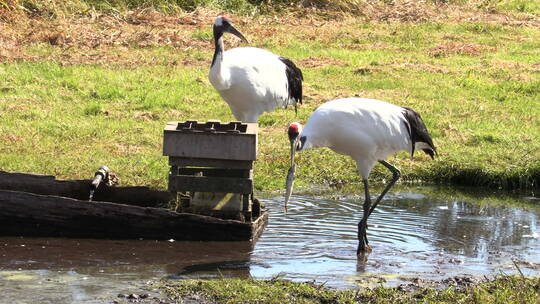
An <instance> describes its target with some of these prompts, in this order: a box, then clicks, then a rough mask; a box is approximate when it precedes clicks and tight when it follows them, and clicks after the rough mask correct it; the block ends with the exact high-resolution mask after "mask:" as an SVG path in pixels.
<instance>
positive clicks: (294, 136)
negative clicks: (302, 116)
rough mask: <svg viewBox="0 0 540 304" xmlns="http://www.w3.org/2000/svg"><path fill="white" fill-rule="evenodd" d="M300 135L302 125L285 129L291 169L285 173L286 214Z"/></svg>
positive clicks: (295, 124) (293, 125)
mask: <svg viewBox="0 0 540 304" xmlns="http://www.w3.org/2000/svg"><path fill="white" fill-rule="evenodd" d="M300 133H302V125H301V124H300V123H297V122H293V123H291V124H290V125H289V127H288V128H287V135H288V136H289V142H290V143H291V167H290V168H289V172H288V173H287V181H286V184H285V188H286V189H285V212H287V203H288V202H289V199H290V198H291V194H292V188H293V183H294V172H295V171H296V164H295V163H294V155H295V152H296V150H297V149H299V148H300V145H301V140H300V138H301V137H300ZM304 138H305V137H304Z"/></svg>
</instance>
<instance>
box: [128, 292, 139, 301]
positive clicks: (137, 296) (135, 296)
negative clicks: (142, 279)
mask: <svg viewBox="0 0 540 304" xmlns="http://www.w3.org/2000/svg"><path fill="white" fill-rule="evenodd" d="M127 298H128V299H131V300H137V299H139V295H136V294H134V293H132V294H130V295H129V296H127Z"/></svg>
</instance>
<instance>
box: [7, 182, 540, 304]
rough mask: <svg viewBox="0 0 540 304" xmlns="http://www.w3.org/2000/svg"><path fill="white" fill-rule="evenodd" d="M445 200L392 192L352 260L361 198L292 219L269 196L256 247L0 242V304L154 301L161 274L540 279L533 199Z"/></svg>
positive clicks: (295, 207) (351, 281)
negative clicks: (138, 296)
mask: <svg viewBox="0 0 540 304" xmlns="http://www.w3.org/2000/svg"><path fill="white" fill-rule="evenodd" d="M422 193H425V194H422ZM441 193H443V192H440V191H437V190H433V188H415V189H412V190H411V189H402V190H397V192H394V193H390V194H388V195H387V196H386V198H385V200H383V201H382V202H381V204H380V205H379V206H378V207H377V209H375V212H374V213H373V214H372V215H371V217H370V219H369V222H368V223H369V229H368V238H369V240H370V244H371V246H372V247H373V252H372V253H370V254H368V255H367V256H366V257H365V258H363V259H358V258H357V257H356V246H357V239H356V235H357V223H358V221H359V219H360V216H361V201H362V198H361V197H360V196H356V195H349V196H343V197H330V196H313V195H309V196H293V197H292V199H291V202H290V205H289V209H288V213H287V214H284V212H283V206H282V200H283V199H282V197H274V198H267V199H264V200H263V201H264V204H265V205H266V207H267V208H268V209H269V211H270V220H269V224H268V226H267V227H266V229H265V231H264V233H263V235H262V237H261V238H260V239H259V241H258V242H257V243H256V245H255V246H254V247H252V245H251V244H250V243H218V242H210V243H202V242H175V241H151V240H135V241H115V240H75V239H48V238H0V290H2V293H3V295H2V296H1V297H0V303H3V302H2V301H3V300H6V299H9V301H8V302H9V303H33V302H36V301H38V302H39V303H110V302H111V301H112V300H114V299H116V296H117V295H118V294H119V293H144V292H149V293H151V294H155V292H156V291H149V290H148V288H149V285H148V283H149V282H152V281H155V280H159V279H161V278H165V277H168V278H173V279H174V278H207V277H219V276H234V277H248V276H252V277H255V278H272V277H276V276H280V277H283V278H286V279H292V280H297V281H316V282H318V283H325V284H326V285H327V286H331V287H337V288H350V287H355V286H357V285H361V286H366V285H377V284H381V283H383V284H385V285H396V284H400V283H403V282H407V281H409V280H412V279H414V278H422V279H433V280H441V279H445V278H448V277H452V276H462V275H472V276H483V275H487V276H493V275H495V274H498V273H501V272H504V273H515V272H516V271H517V267H519V269H520V270H521V271H522V272H523V273H524V274H526V275H540V238H539V234H540V206H539V204H540V202H538V200H537V198H534V197H501V196H500V195H491V196H489V195H488V196H482V198H480V199H476V198H475V199H472V198H470V197H473V196H470V194H465V195H464V194H462V193H458V194H456V193H453V192H452V193H451V194H448V193H447V192H444V194H441ZM473 200H474V201H475V202H474V203H470V202H469V201H473ZM477 200H481V201H482V202H484V203H491V204H480V203H479V202H478V201H477ZM493 203H494V204H493ZM510 206H512V207H510ZM516 206H517V207H516ZM516 265H517V267H516ZM6 303H7V302H6Z"/></svg>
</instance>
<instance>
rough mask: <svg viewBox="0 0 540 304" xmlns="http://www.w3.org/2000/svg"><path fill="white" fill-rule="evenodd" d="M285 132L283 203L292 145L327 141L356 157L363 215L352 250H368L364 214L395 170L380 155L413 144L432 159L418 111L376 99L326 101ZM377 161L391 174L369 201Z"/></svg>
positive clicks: (412, 148) (432, 149) (410, 149)
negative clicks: (371, 175) (287, 151)
mask: <svg viewBox="0 0 540 304" xmlns="http://www.w3.org/2000/svg"><path fill="white" fill-rule="evenodd" d="M287 133H288V135H289V141H290V143H291V168H290V169H289V173H288V175H287V184H286V188H287V189H286V193H285V209H286V208H287V202H288V201H289V198H290V196H291V193H292V186H293V181H294V172H295V170H296V164H295V163H294V156H295V152H296V151H302V150H306V149H310V148H318V147H328V148H330V149H332V150H333V151H335V152H337V153H339V154H345V155H349V156H350V157H352V158H353V159H354V160H355V161H356V165H357V167H358V172H359V173H360V175H361V176H362V180H363V182H364V192H365V201H364V206H363V207H364V208H363V217H362V220H360V222H359V223H358V241H359V244H358V250H357V254H360V253H363V252H365V251H371V247H370V246H369V243H368V240H367V235H366V229H367V219H368V217H369V215H370V214H371V213H372V212H373V210H374V209H375V207H377V204H378V203H379V202H380V201H381V200H382V198H383V197H384V195H385V194H386V193H387V192H388V190H390V188H391V187H392V186H393V185H394V183H395V182H396V181H397V180H398V179H399V176H400V172H399V170H398V169H397V168H396V167H394V166H392V165H391V164H389V163H388V162H386V161H385V159H386V158H387V157H388V156H390V155H393V154H395V153H397V152H399V151H402V150H405V151H408V152H410V153H411V157H413V156H414V151H415V150H422V151H424V152H425V153H427V154H428V155H429V156H430V157H431V158H432V159H433V157H434V154H436V153H437V149H436V148H435V146H434V145H433V141H432V139H431V137H430V135H429V132H428V130H427V128H426V126H425V124H424V122H423V121H422V118H421V117H420V115H419V114H418V113H416V112H415V111H414V110H412V109H409V108H404V107H399V106H396V105H393V104H390V103H387V102H384V101H380V100H376V99H366V98H344V99H337V100H332V101H329V102H326V103H324V104H323V105H321V106H320V107H319V108H317V109H316V110H315V112H313V113H312V114H311V116H310V117H309V119H308V122H307V123H306V126H305V127H304V128H303V130H302V125H301V124H299V123H297V122H293V123H291V124H290V125H289V128H288V130H287ZM377 162H379V163H381V164H382V165H383V166H385V167H386V168H388V169H389V170H390V171H391V172H392V174H393V178H392V180H391V181H390V183H388V185H386V187H385V188H384V190H383V192H382V193H381V194H380V195H379V197H378V198H377V199H376V200H375V202H374V203H373V204H372V203H371V198H370V195H369V185H368V177H369V173H370V172H371V170H372V169H373V167H374V166H375V164H376V163H377Z"/></svg>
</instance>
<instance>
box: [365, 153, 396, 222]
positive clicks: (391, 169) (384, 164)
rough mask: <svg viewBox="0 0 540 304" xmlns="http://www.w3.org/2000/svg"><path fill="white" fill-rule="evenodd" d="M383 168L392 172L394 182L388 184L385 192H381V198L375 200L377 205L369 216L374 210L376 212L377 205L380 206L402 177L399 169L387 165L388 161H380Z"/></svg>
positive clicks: (372, 208)
mask: <svg viewBox="0 0 540 304" xmlns="http://www.w3.org/2000/svg"><path fill="white" fill-rule="evenodd" d="M379 162H380V163H381V164H382V165H383V166H385V167H386V168H388V170H390V171H391V172H392V174H393V176H392V180H391V181H390V183H388V185H386V187H385V188H384V190H383V192H381V194H380V195H379V197H378V198H377V199H376V200H375V203H374V204H373V206H371V209H370V210H369V213H368V216H370V215H371V213H372V212H373V210H375V207H377V204H379V202H380V201H381V200H382V199H383V197H384V195H385V194H386V193H387V192H388V190H390V188H392V186H393V185H394V184H395V183H396V182H397V180H398V179H399V177H400V176H401V172H400V171H399V170H398V168H396V167H394V166H392V165H391V164H389V163H387V162H386V161H384V160H380V161H379Z"/></svg>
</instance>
